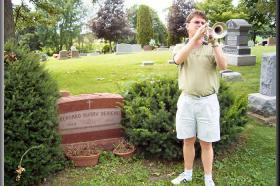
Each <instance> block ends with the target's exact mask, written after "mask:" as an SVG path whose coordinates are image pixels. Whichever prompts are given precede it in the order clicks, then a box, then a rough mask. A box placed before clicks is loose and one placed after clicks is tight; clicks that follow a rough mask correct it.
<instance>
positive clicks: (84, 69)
mask: <svg viewBox="0 0 280 186" xmlns="http://www.w3.org/2000/svg"><path fill="white" fill-rule="evenodd" d="M265 52H276V47H275V46H257V47H253V48H252V55H256V56H257V64H256V65H255V66H242V67H237V66H229V67H228V68H229V69H231V70H233V71H237V72H240V73H241V75H242V78H243V80H244V81H242V82H234V83H231V87H232V88H233V89H234V91H235V92H236V91H237V93H240V94H248V93H254V92H258V90H259V79H260V64H261V58H262V53H265ZM171 58H172V54H171V52H169V51H158V52H156V51H155V52H153V51H152V52H151V51H149V52H140V53H134V54H126V55H115V54H106V55H99V56H82V57H80V58H73V59H67V60H58V59H55V58H52V57H51V58H50V59H49V60H48V61H47V62H44V65H45V67H46V69H47V70H48V71H49V72H50V74H51V76H52V77H53V78H54V79H55V80H56V81H57V83H58V86H59V89H60V90H68V91H70V92H71V94H72V95H77V94H86V93H89V94H90V93H97V92H110V93H121V92H122V91H123V90H125V89H126V87H127V86H129V84H130V83H132V82H134V81H139V80H143V79H145V78H151V77H155V78H157V77H170V78H174V79H176V78H177V66H176V65H174V64H168V63H167V61H168V60H169V59H171ZM150 60H152V61H154V62H155V64H154V65H151V66H142V65H141V64H142V61H150Z"/></svg>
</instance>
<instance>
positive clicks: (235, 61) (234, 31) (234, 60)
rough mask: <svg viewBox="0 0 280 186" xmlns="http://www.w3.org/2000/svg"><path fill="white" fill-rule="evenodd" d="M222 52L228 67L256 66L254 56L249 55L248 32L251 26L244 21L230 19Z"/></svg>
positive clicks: (227, 23)
mask: <svg viewBox="0 0 280 186" xmlns="http://www.w3.org/2000/svg"><path fill="white" fill-rule="evenodd" d="M226 25H227V27H228V30H227V35H226V38H225V43H224V47H223V51H224V54H225V57H226V58H227V59H228V63H229V64H230V65H235V66H249V65H255V64H256V56H253V55H251V48H250V47H249V46H248V32H249V29H250V28H251V25H250V24H249V23H248V22H247V21H245V20H244V19H230V20H228V21H227V22H226Z"/></svg>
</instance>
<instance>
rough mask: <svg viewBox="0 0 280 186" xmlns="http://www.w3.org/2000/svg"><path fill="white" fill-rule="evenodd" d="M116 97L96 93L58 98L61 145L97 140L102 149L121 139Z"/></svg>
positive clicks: (119, 98)
mask: <svg viewBox="0 0 280 186" xmlns="http://www.w3.org/2000/svg"><path fill="white" fill-rule="evenodd" d="M122 104H123V97H122V96H120V95H118V94H110V93H96V94H81V95H78V96H67V97H61V98H59V100H58V110H59V133H60V134H61V135H62V144H68V143H76V142H86V141H96V142H98V143H99V144H101V146H103V147H105V148H107V149H108V148H109V149H110V148H113V146H112V143H113V142H114V141H116V142H117V141H118V140H119V138H120V137H123V130H122V128H121V124H120V123H121V108H122Z"/></svg>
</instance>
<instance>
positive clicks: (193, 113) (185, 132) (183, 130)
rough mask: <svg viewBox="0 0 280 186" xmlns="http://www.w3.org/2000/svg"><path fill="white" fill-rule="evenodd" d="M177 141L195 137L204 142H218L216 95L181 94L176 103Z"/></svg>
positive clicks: (218, 119)
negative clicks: (196, 95)
mask: <svg viewBox="0 0 280 186" xmlns="http://www.w3.org/2000/svg"><path fill="white" fill-rule="evenodd" d="M176 132H177V138H178V139H187V138H192V137H195V136H197V138H198V139H200V140H202V141H206V142H215V141H219V140H220V106H219V101H218V97H217V94H212V95H210V96H206V97H199V98H198V97H195V96H191V95H187V94H184V93H182V94H181V95H180V97H179V99H178V102H177V113H176Z"/></svg>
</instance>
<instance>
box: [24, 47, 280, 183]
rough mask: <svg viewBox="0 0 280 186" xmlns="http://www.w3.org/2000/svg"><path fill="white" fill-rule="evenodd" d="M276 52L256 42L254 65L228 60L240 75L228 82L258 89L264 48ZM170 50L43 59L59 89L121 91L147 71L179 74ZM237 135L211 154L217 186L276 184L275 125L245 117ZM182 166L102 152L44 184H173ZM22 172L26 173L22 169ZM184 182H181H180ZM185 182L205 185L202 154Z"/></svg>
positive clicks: (242, 89) (245, 90) (241, 89)
mask: <svg viewBox="0 0 280 186" xmlns="http://www.w3.org/2000/svg"><path fill="white" fill-rule="evenodd" d="M266 52H276V47H275V46H257V47H253V48H252V55H256V56H257V63H256V65H255V66H241V67H238V66H229V67H228V68H229V69H231V70H233V71H237V72H240V73H241V75H242V78H243V81H240V82H230V83H229V86H230V88H231V89H232V90H233V91H234V93H235V94H236V95H241V94H244V95H248V94H249V93H257V92H259V82H260V80H259V79H260V66H261V58H262V54H263V53H266ZM169 59H171V52H168V51H160V52H141V53H135V54H127V55H115V54H106V55H100V56H86V57H80V58H77V59H67V60H57V59H53V58H50V60H48V61H47V62H45V63H44V65H45V67H46V68H47V69H48V71H49V72H50V74H51V76H52V77H53V78H54V79H55V80H56V81H57V82H58V86H59V89H60V90H68V91H70V92H71V94H73V95H77V94H82V93H83V94H84V93H96V92H111V93H121V92H122V90H125V88H126V87H127V86H129V84H130V83H132V82H133V81H137V80H141V79H145V78H147V77H155V78H157V77H170V78H174V79H175V78H177V67H176V65H171V64H168V63H167V61H168V60H169ZM148 60H153V61H155V64H154V65H153V66H141V64H142V61H148ZM239 139H240V140H239V141H238V142H237V143H235V144H232V145H230V146H229V148H228V149H227V150H228V151H226V152H223V153H221V154H218V155H216V156H215V163H214V166H213V171H214V180H215V182H216V185H217V186H225V185H233V186H236V185H238V186H242V185H244V186H255V185H265V186H266V185H269V186H270V185H271V186H272V185H275V184H276V160H275V154H276V131H275V127H269V126H264V125H262V124H261V123H259V122H257V121H255V120H253V119H249V122H248V124H247V125H246V127H245V130H244V131H243V132H242V133H241V136H240V138H239ZM182 170H183V164H182V162H181V161H170V162H167V161H160V160H144V159H143V158H141V157H134V158H133V159H130V160H123V159H121V158H118V157H114V155H113V154H111V153H109V152H106V153H103V154H102V155H101V158H100V162H99V164H98V165H97V166H96V167H93V168H74V167H69V168H67V169H66V170H64V171H61V172H59V173H58V174H57V175H54V176H52V177H50V178H47V182H46V183H44V184H42V186H60V185H61V186H64V185H65V186H66V185H71V186H95V185H97V186H110V185H116V186H134V185H135V186H137V185H151V186H152V185H157V186H162V185H171V183H170V180H171V179H173V178H174V177H175V176H177V175H178V174H179V173H181V171H182ZM23 177H24V175H23ZM182 185H184V184H182ZM187 185H190V186H201V185H203V171H202V165H201V161H200V159H198V160H196V162H195V165H194V175H193V181H192V182H191V183H189V184H187Z"/></svg>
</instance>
